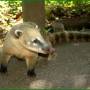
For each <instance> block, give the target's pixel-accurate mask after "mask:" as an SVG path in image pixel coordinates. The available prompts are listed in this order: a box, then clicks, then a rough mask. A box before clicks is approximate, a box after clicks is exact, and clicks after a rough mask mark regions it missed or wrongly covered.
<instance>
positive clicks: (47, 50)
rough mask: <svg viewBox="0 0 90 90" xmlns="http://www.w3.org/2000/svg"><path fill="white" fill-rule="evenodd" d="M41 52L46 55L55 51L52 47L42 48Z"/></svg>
mask: <svg viewBox="0 0 90 90" xmlns="http://www.w3.org/2000/svg"><path fill="white" fill-rule="evenodd" d="M43 50H44V51H45V52H47V53H54V52H55V49H54V48H53V47H49V46H48V47H44V48H43Z"/></svg>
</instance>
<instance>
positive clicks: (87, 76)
mask: <svg viewBox="0 0 90 90" xmlns="http://www.w3.org/2000/svg"><path fill="white" fill-rule="evenodd" d="M56 49H57V52H58V56H57V58H56V60H52V61H49V63H48V64H43V65H41V66H40V67H38V68H37V69H36V73H37V77H36V78H29V77H27V76H26V64H25V62H21V61H17V60H13V61H12V62H10V63H9V66H8V73H7V74H6V75H3V74H0V87H14V88H15V87H19V88H22V87H25V88H30V87H32V88H35V87H37V88H40V87H85V88H89V87H90V43H80V44H63V45H60V46H57V47H56Z"/></svg>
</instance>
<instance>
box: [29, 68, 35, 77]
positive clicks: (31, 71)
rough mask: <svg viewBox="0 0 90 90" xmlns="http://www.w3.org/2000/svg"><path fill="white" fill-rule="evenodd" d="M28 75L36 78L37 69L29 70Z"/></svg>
mask: <svg viewBox="0 0 90 90" xmlns="http://www.w3.org/2000/svg"><path fill="white" fill-rule="evenodd" d="M27 75H28V76H30V77H36V73H35V69H32V70H28V71H27Z"/></svg>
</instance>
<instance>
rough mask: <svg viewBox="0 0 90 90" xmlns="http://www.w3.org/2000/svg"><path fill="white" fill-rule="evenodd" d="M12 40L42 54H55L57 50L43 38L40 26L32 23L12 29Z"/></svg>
mask: <svg viewBox="0 0 90 90" xmlns="http://www.w3.org/2000/svg"><path fill="white" fill-rule="evenodd" d="M10 33H12V38H14V40H15V41H16V42H17V45H18V44H19V45H20V46H21V47H23V48H25V49H27V50H30V51H33V52H35V53H38V54H39V55H42V54H49V53H53V52H54V51H55V50H54V48H52V46H51V45H49V43H47V42H46V40H45V39H44V38H43V35H41V33H40V28H39V27H38V25H36V24H35V23H32V22H26V23H22V24H19V25H15V26H14V27H12V29H11V32H10Z"/></svg>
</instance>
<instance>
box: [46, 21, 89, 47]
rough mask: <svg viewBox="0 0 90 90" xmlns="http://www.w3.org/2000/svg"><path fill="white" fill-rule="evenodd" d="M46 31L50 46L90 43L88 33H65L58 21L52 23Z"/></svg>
mask: <svg viewBox="0 0 90 90" xmlns="http://www.w3.org/2000/svg"><path fill="white" fill-rule="evenodd" d="M46 29H48V38H49V40H50V42H51V43H52V45H55V44H57V43H58V42H60V43H62V42H79V41H80V42H81V41H87V42H89V41H90V32H85V31H65V28H64V25H63V23H61V22H59V21H58V20H56V21H53V23H51V24H50V25H49V27H47V28H46Z"/></svg>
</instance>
